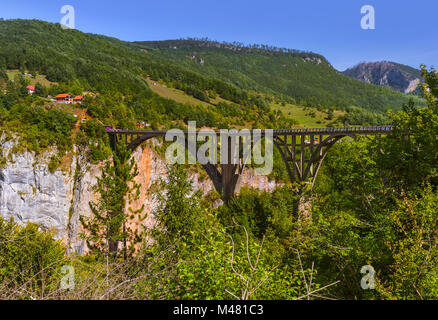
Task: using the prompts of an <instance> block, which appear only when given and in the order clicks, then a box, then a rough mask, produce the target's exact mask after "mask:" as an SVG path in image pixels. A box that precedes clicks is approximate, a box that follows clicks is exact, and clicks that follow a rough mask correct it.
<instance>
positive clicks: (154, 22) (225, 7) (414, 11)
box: [0, 0, 438, 70]
mask: <svg viewBox="0 0 438 320" xmlns="http://www.w3.org/2000/svg"><path fill="white" fill-rule="evenodd" d="M63 5H72V6H73V7H74V8H75V23H76V29H78V30H81V31H84V32H91V33H98V34H104V35H108V36H113V37H117V38H119V39H122V40H127V41H134V40H165V39H177V38H185V37H209V38H211V39H213V40H219V41H230V42H231V41H239V42H243V43H262V44H269V45H274V46H278V47H287V48H293V49H300V50H309V51H313V52H316V53H320V54H322V55H324V56H325V57H326V58H327V59H328V60H329V61H330V62H331V63H332V64H333V66H334V67H335V68H337V69H339V70H344V69H345V68H347V67H350V66H353V65H355V64H357V63H359V62H363V61H380V60H389V61H395V62H400V63H404V64H408V65H411V66H413V67H417V68H418V67H419V65H420V64H421V63H424V64H427V65H429V66H432V65H433V66H437V65H438V41H437V40H438V36H437V32H436V30H438V1H436V0H416V1H407V0H331V1H330V0H313V1H312V0H307V1H306V0H298V1H297V0H269V1H259V0H231V1H230V0H171V1H169V0H158V1H157V0H154V1H150V0H124V1H120V0H118V1H113V0H44V1H35V0H20V1H6V0H2V1H1V3H0V17H3V18H5V19H12V18H22V19H40V20H45V21H50V22H60V20H61V18H62V16H63V14H61V13H60V11H61V7H62V6H63ZM364 5H372V6H374V8H375V17H376V29H375V30H363V29H362V28H361V25H360V21H361V19H362V16H363V15H362V14H361V12H360V10H361V7H362V6H364Z"/></svg>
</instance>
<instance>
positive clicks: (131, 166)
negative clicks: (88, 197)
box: [81, 143, 145, 259]
mask: <svg viewBox="0 0 438 320" xmlns="http://www.w3.org/2000/svg"><path fill="white" fill-rule="evenodd" d="M131 155H132V151H130V150H129V149H127V148H126V146H125V144H123V143H121V144H119V145H118V146H117V148H116V151H114V152H113V162H111V161H110V160H108V161H106V162H105V165H104V167H103V168H102V170H101V177H99V178H98V179H97V183H96V185H94V187H93V189H94V191H95V192H96V193H97V194H99V196H100V199H99V200H98V201H97V202H90V208H91V211H92V216H90V217H85V216H81V222H82V224H83V226H84V229H85V231H86V232H85V233H83V237H84V238H85V239H86V241H87V245H88V247H89V248H90V249H92V250H94V251H97V252H101V253H102V252H104V253H107V254H109V255H112V256H116V255H117V254H118V253H119V252H120V250H119V249H120V248H119V244H120V243H121V244H123V246H122V249H123V250H122V253H123V257H124V258H125V259H127V258H128V257H129V256H132V255H133V253H134V252H135V246H136V245H137V244H139V243H140V242H141V241H142V232H141V231H142V226H141V225H140V224H141V222H142V221H143V220H144V218H145V217H144V216H142V212H143V209H144V205H143V206H141V208H139V209H136V210H134V209H133V208H132V207H131V204H132V202H133V201H134V200H137V199H138V198H139V195H140V185H139V184H138V183H137V182H136V181H135V177H136V176H137V175H138V167H137V164H136V162H135V159H134V158H131Z"/></svg>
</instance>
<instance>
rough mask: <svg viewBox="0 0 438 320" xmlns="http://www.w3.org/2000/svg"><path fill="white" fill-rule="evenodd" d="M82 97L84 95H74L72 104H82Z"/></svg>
mask: <svg viewBox="0 0 438 320" xmlns="http://www.w3.org/2000/svg"><path fill="white" fill-rule="evenodd" d="M83 98H84V96H76V97H74V98H73V104H78V103H79V104H82V99H83Z"/></svg>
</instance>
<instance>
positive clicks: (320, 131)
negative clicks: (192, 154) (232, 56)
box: [107, 125, 394, 136]
mask: <svg viewBox="0 0 438 320" xmlns="http://www.w3.org/2000/svg"><path fill="white" fill-rule="evenodd" d="M393 130H394V127H393V126H389V125H387V126H368V127H364V126H361V127H333V128H303V129H274V136H275V135H304V134H316V135H331V134H335V133H341V134H342V133H345V134H376V133H390V132H392V131H393ZM250 131H251V132H252V131H254V130H250ZM261 131H262V132H264V131H265V130H264V129H262V130H261ZM107 132H108V133H111V134H126V135H143V134H152V135H154V136H165V135H166V133H167V130H124V129H112V130H107ZM215 132H216V134H217V135H219V134H220V131H215Z"/></svg>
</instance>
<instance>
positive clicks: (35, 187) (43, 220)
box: [0, 134, 277, 253]
mask: <svg viewBox="0 0 438 320" xmlns="http://www.w3.org/2000/svg"><path fill="white" fill-rule="evenodd" d="M16 143H17V142H16V139H15V138H12V139H11V137H6V136H5V134H3V135H2V136H1V137H0V146H1V149H0V150H1V152H2V156H3V158H5V157H6V158H7V159H8V161H7V162H6V164H5V165H3V166H2V167H0V216H2V217H3V218H7V219H9V218H10V217H12V218H13V219H14V220H15V221H18V222H22V223H26V222H34V223H37V224H39V225H40V226H41V228H43V229H54V230H55V232H56V238H57V239H62V240H63V241H64V242H65V243H66V245H67V247H68V250H69V252H78V253H83V252H84V250H85V244H84V242H83V240H82V239H80V237H79V234H80V233H81V232H82V227H81V223H80V221H79V217H80V216H81V215H85V216H89V215H90V214H91V210H90V207H89V202H90V201H96V200H98V199H97V196H96V194H95V193H94V192H93V189H92V186H93V185H94V184H95V183H96V179H97V177H98V176H99V174H100V169H101V164H98V165H93V164H90V163H88V161H87V160H86V157H85V150H81V149H79V148H78V147H76V146H75V147H74V149H73V153H72V154H71V157H69V161H68V162H67V163H64V165H63V166H62V169H59V170H57V171H56V172H54V173H51V172H50V171H49V169H48V163H49V160H50V158H51V156H52V155H54V154H55V152H56V150H48V151H46V152H45V153H44V154H42V155H40V156H36V155H35V154H34V153H32V152H27V151H26V152H23V153H14V152H13V147H14V145H16ZM150 143H157V142H156V141H151V142H150ZM133 156H134V158H135V159H136V162H137V164H138V169H139V175H138V176H137V182H138V183H140V184H141V194H140V199H139V200H138V201H137V202H136V203H133V204H132V206H133V208H134V209H135V208H139V207H141V206H142V205H143V204H144V205H145V212H146V213H151V212H153V211H154V210H155V209H156V207H157V199H156V196H155V194H154V193H153V192H152V191H151V190H150V189H151V186H152V185H153V184H155V183H157V182H158V181H160V179H162V178H163V179H166V165H165V162H164V161H163V159H161V158H160V157H159V156H158V155H157V154H156V153H155V152H154V151H153V148H151V147H150V145H144V146H142V147H140V148H137V149H136V150H135V152H134V155H133ZM189 177H190V179H191V180H192V184H193V187H194V189H195V190H202V192H203V193H204V194H207V193H208V192H210V191H211V190H212V189H213V184H212V182H211V181H210V180H209V179H207V180H202V179H201V176H200V175H199V174H197V173H191V174H190V175H189ZM241 185H248V186H251V187H253V188H257V189H260V190H266V191H272V190H273V189H274V188H275V187H276V186H277V183H276V182H274V181H269V180H268V178H267V177H266V176H257V175H255V174H254V172H253V171H252V170H246V171H245V172H244V174H243V176H242V178H241ZM212 205H213V204H212ZM144 223H145V224H146V225H147V226H152V225H153V224H154V219H153V215H152V214H148V216H147V219H146V221H145V222H144Z"/></svg>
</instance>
